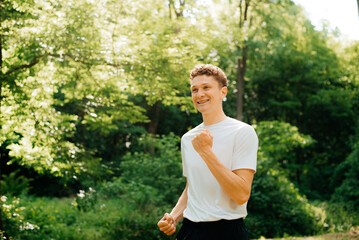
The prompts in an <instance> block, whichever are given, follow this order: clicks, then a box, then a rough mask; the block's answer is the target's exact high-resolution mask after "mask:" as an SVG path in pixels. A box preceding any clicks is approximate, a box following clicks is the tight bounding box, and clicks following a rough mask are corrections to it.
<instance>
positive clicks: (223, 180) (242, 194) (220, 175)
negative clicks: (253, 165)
mask: <svg viewBox="0 0 359 240" xmlns="http://www.w3.org/2000/svg"><path fill="white" fill-rule="evenodd" d="M199 154H200V156H201V157H202V159H203V160H204V161H205V163H206V164H207V166H208V168H209V170H210V171H211V172H212V174H213V176H214V177H215V178H216V179H217V181H218V183H219V184H220V185H221V187H222V189H223V190H224V191H225V192H226V193H227V194H228V195H229V197H230V198H232V199H233V200H234V201H235V202H236V203H237V204H239V205H242V204H244V203H245V202H247V201H248V199H249V196H250V192H251V185H252V179H253V177H251V176H250V174H252V176H253V173H251V172H250V171H249V175H247V174H246V175H243V176H241V175H237V174H236V173H234V172H232V171H231V170H230V169H228V168H227V167H226V166H224V165H223V164H222V163H221V162H220V161H219V159H218V158H217V156H216V155H215V154H214V152H213V151H212V149H211V148H208V149H206V150H205V151H201V152H200V153H199Z"/></svg>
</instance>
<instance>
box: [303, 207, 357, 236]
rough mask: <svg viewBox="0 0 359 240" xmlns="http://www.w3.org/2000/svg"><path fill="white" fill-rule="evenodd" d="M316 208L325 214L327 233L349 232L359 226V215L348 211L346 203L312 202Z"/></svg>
mask: <svg viewBox="0 0 359 240" xmlns="http://www.w3.org/2000/svg"><path fill="white" fill-rule="evenodd" d="M310 203H311V204H312V205H313V206H315V207H316V208H319V209H321V211H323V212H324V213H325V221H324V222H325V223H324V230H325V232H330V233H332V232H348V231H350V230H352V228H353V227H355V226H358V224H359V215H358V214H357V213H356V212H355V211H352V210H348V208H347V206H346V203H345V202H330V201H326V202H322V201H311V202H310Z"/></svg>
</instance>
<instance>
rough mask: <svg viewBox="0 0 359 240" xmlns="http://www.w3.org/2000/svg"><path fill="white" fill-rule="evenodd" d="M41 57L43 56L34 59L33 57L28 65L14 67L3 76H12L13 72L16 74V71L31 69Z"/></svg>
mask: <svg viewBox="0 0 359 240" xmlns="http://www.w3.org/2000/svg"><path fill="white" fill-rule="evenodd" d="M42 57H44V55H39V56H36V57H34V58H33V59H32V61H31V62H30V63H28V64H22V65H20V66H16V67H14V68H12V69H10V70H9V71H7V72H6V73H5V75H7V76H8V75H10V74H12V73H13V72H16V71H18V70H22V69H26V68H31V67H32V66H34V65H36V64H37V63H38V62H39V61H40V59H41V58H42Z"/></svg>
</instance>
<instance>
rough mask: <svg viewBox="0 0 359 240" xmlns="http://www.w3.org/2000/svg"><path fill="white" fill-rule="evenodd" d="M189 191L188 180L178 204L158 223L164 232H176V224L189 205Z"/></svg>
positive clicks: (169, 233)
mask: <svg viewBox="0 0 359 240" xmlns="http://www.w3.org/2000/svg"><path fill="white" fill-rule="evenodd" d="M187 191H188V180H187V184H186V187H185V189H184V190H183V192H182V195H181V197H180V198H179V199H178V201H177V204H176V206H175V207H174V208H173V209H172V212H171V213H170V214H168V213H165V215H164V216H163V218H162V219H161V220H160V221H159V222H158V223H157V226H158V227H159V228H160V230H161V231H162V232H164V233H165V234H167V235H172V234H174V233H175V232H176V226H177V223H179V221H181V220H182V218H183V212H184V210H185V209H186V207H187V196H188V195H187Z"/></svg>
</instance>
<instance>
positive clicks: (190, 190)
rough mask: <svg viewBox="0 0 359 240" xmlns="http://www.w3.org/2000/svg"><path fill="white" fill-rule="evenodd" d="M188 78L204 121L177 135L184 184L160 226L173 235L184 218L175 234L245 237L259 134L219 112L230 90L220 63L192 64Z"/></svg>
mask: <svg viewBox="0 0 359 240" xmlns="http://www.w3.org/2000/svg"><path fill="white" fill-rule="evenodd" d="M190 83H191V92H192V101H193V104H194V106H195V107H196V108H197V110H198V111H199V112H200V113H201V114H202V118H203V123H201V124H200V125H198V126H197V127H195V128H194V129H192V130H190V131H189V132H187V133H186V134H184V135H183V137H182V139H181V151H182V163H183V175H184V176H185V177H186V178H187V185H186V187H185V189H184V191H183V193H182V195H181V197H180V198H179V200H178V202H177V204H176V206H175V207H174V208H173V210H172V212H171V213H170V214H169V213H165V214H164V216H163V218H162V219H161V220H160V221H159V222H158V227H159V228H160V230H161V231H163V232H164V233H166V234H167V235H172V234H174V233H175V231H176V225H177V223H178V222H179V221H180V220H182V219H184V220H183V225H182V228H181V229H180V231H179V233H178V235H177V239H178V240H184V239H186V240H202V239H203V240H211V239H213V240H227V239H228V240H234V239H249V237H248V232H247V229H246V227H245V224H244V222H243V218H244V217H246V215H247V210H246V206H247V201H248V199H249V196H250V192H251V186H252V181H253V176H254V173H255V171H256V163H257V149H258V138H257V135H256V133H255V131H254V129H253V128H252V127H251V126H250V125H248V124H245V123H243V122H241V121H238V120H235V119H233V118H230V117H227V116H226V115H225V113H224V112H223V107H222V101H223V99H224V98H225V97H226V95H227V91H228V90H227V78H226V76H225V74H224V73H223V71H222V70H221V69H220V68H218V67H215V66H213V65H199V66H196V67H195V68H194V69H193V70H192V71H191V74H190Z"/></svg>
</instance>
